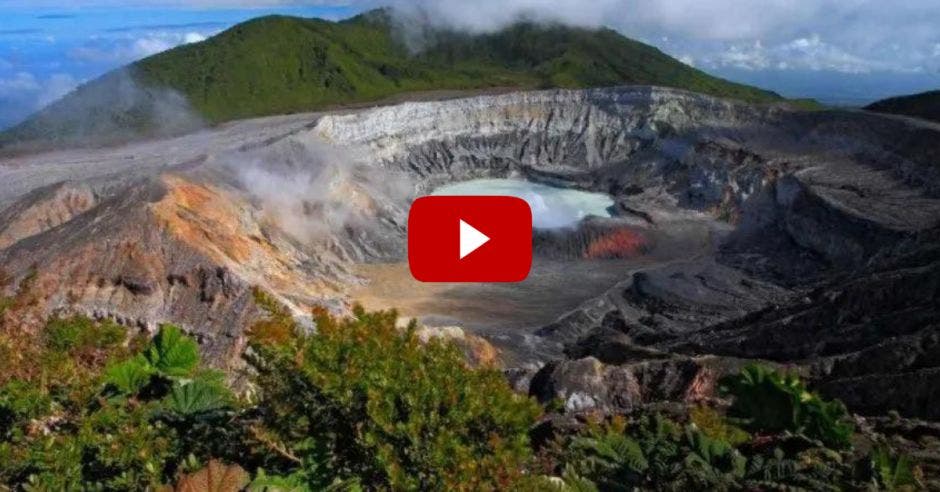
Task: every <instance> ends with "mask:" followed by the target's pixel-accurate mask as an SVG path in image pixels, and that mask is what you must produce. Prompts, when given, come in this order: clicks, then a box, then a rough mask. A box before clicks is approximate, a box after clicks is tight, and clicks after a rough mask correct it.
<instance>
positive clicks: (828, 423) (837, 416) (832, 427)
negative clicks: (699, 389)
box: [721, 365, 853, 448]
mask: <svg viewBox="0 0 940 492" xmlns="http://www.w3.org/2000/svg"><path fill="white" fill-rule="evenodd" d="M724 383H725V384H724V386H723V387H722V388H721V390H722V391H723V392H724V393H725V394H727V395H730V396H733V397H734V403H733V404H732V405H731V408H730V409H729V410H728V413H729V415H731V416H732V417H735V418H736V419H737V420H738V421H739V422H740V423H741V424H742V425H743V426H744V427H745V428H746V429H748V430H751V431H754V432H768V433H777V432H784V431H788V432H794V433H800V434H804V435H806V436H807V437H809V438H811V439H818V440H820V441H822V442H823V443H825V444H826V445H828V446H832V447H835V448H844V447H847V446H848V445H849V439H850V438H851V437H852V432H853V426H852V424H851V423H849V422H847V420H846V417H847V412H846V410H845V406H844V405H843V404H842V402H840V401H824V400H822V399H821V398H819V396H817V395H815V394H813V393H810V392H809V390H807V389H806V385H805V384H803V382H802V381H800V379H799V378H798V377H796V376H795V375H793V374H781V373H779V372H776V371H774V370H772V369H769V368H767V367H763V366H758V365H752V366H748V367H745V368H744V370H742V371H741V374H740V375H739V376H736V377H733V378H727V379H726V380H725V382H724Z"/></svg>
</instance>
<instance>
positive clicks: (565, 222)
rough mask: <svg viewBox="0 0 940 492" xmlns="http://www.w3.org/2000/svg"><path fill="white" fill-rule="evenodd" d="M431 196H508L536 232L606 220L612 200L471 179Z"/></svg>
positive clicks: (530, 184) (577, 192)
mask: <svg viewBox="0 0 940 492" xmlns="http://www.w3.org/2000/svg"><path fill="white" fill-rule="evenodd" d="M433 194H434V195H508V196H515V197H519V198H522V199H523V200H525V201H526V202H528V204H529V207H531V208H532V225H533V226H534V227H536V228H539V229H554V228H559V227H573V226H575V225H577V223H578V222H579V221H580V220H581V219H583V218H584V217H587V216H589V215H596V216H599V217H610V208H611V207H612V206H613V205H614V200H613V199H612V198H611V197H610V196H609V195H605V194H603V193H591V192H587V191H581V190H571V189H565V188H556V187H554V186H547V185H543V184H539V183H533V182H531V181H525V180H521V179H474V180H470V181H462V182H460V183H454V184H449V185H446V186H442V187H440V188H438V189H436V190H434V193H433Z"/></svg>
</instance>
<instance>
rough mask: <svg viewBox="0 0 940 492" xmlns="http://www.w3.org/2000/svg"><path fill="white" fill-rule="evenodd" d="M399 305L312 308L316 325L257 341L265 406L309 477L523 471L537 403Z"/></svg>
mask: <svg viewBox="0 0 940 492" xmlns="http://www.w3.org/2000/svg"><path fill="white" fill-rule="evenodd" d="M396 319H397V316H396V314H395V313H394V312H376V313H366V312H365V311H363V310H362V309H360V308H357V309H356V310H355V314H354V316H353V317H352V318H349V319H336V318H334V317H332V316H330V315H328V314H326V313H324V312H320V313H317V315H316V326H317V333H316V334H315V335H312V336H307V337H301V338H299V339H298V340H297V341H296V342H295V343H292V344H289V345H282V346H278V347H270V346H268V347H258V350H259V353H260V354H261V355H260V356H259V357H258V358H256V359H255V365H256V366H257V367H258V370H259V381H258V388H259V390H260V392H261V393H260V398H261V399H260V406H261V407H262V408H265V409H266V411H267V415H266V423H267V425H268V427H269V428H270V429H271V431H272V432H273V433H275V434H276V436H277V438H278V439H279V440H280V441H282V442H284V443H286V444H287V445H288V447H290V448H291V449H292V450H293V451H292V452H293V453H294V454H295V455H296V456H298V457H299V458H300V461H301V462H302V467H304V468H305V469H309V473H310V475H311V476H313V475H317V474H320V475H322V474H324V473H325V474H326V475H328V476H330V477H357V478H359V479H360V480H361V481H362V482H363V484H364V485H366V486H374V487H391V488H394V489H415V488H420V489H452V490H453V489H472V490H485V489H496V488H503V487H505V486H507V485H509V484H510V483H512V482H513V481H514V480H516V479H517V478H518V477H520V476H521V474H522V472H523V467H524V465H525V463H526V460H527V459H528V457H529V453H530V451H529V445H528V430H529V427H530V426H531V425H532V424H533V422H534V419H535V417H536V415H537V413H538V408H537V407H536V405H535V404H534V403H533V402H532V401H530V400H529V399H527V398H525V397H523V396H519V395H516V394H514V393H513V392H512V391H511V389H510V388H509V386H508V384H507V383H506V381H505V379H504V378H503V376H502V375H501V374H500V373H499V372H497V371H494V370H490V369H471V368H469V367H468V366H467V364H466V363H465V361H464V359H463V357H462V356H461V354H460V352H459V350H458V349H457V348H456V347H454V346H453V345H451V344H447V343H444V342H441V341H436V340H432V341H430V342H428V343H426V344H422V343H421V342H419V340H418V337H417V336H416V335H415V333H414V329H415V326H414V325H413V324H412V325H411V326H409V327H408V328H407V329H405V330H404V331H402V330H400V329H399V328H397V327H396Z"/></svg>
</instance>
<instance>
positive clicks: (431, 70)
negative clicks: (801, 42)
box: [0, 10, 782, 142]
mask: <svg viewBox="0 0 940 492" xmlns="http://www.w3.org/2000/svg"><path fill="white" fill-rule="evenodd" d="M421 38H422V43H421V46H420V47H419V49H417V50H415V49H413V48H414V46H412V47H411V48H409V46H408V45H406V43H405V42H403V39H404V36H403V35H402V33H401V31H400V30H399V29H397V28H396V27H395V22H394V21H393V20H391V17H390V16H389V14H388V13H387V12H386V11H381V10H379V11H372V12H369V13H366V14H362V15H359V16H357V17H354V18H351V19H348V20H345V21H341V22H330V21H325V20H320V19H304V18H296V17H284V16H268V17H261V18H257V19H253V20H250V21H247V22H244V23H242V24H238V25H236V26H234V27H232V28H230V29H228V30H226V31H224V32H222V33H220V34H218V35H216V36H214V37H212V38H210V39H209V40H206V41H204V42H201V43H195V44H189V45H184V46H179V47H177V48H174V49H171V50H169V51H166V52H163V53H160V54H157V55H154V56H152V57H149V58H146V59H144V60H141V61H139V62H137V63H134V64H133V65H131V66H130V67H129V69H128V71H122V72H114V73H111V74H108V75H105V76H104V77H102V78H100V79H98V80H96V81H93V82H91V83H89V84H86V85H84V86H82V87H80V88H79V89H78V90H77V91H76V92H74V93H73V94H71V95H69V96H67V97H66V98H64V99H63V100H61V101H59V102H57V103H55V104H53V105H52V106H50V107H49V108H47V109H46V110H44V111H41V112H40V113H38V114H37V115H35V116H33V117H32V118H30V119H29V120H27V121H26V122H24V123H22V124H20V125H18V126H16V127H14V128H13V129H11V130H10V131H8V132H6V134H5V135H4V136H3V137H2V138H0V142H3V141H4V140H6V141H11V140H30V139H42V138H53V139H60V140H69V139H72V140H74V139H75V138H79V137H81V138H88V137H90V136H97V135H99V134H101V133H105V132H111V133H116V132H117V133H122V132H127V131H128V130H135V131H138V132H141V133H144V134H146V133H158V132H159V131H173V130H175V129H177V128H176V127H180V128H181V129H185V128H187V127H188V126H191V125H193V124H194V122H193V121H192V120H191V119H186V118H180V117H179V115H178V114H177V113H179V112H180V111H181V110H182V108H183V107H184V106H185V105H186V103H187V102H188V104H189V105H191V107H192V108H194V109H195V110H196V112H197V113H198V115H199V116H200V117H201V118H202V119H204V120H205V121H207V122H209V123H218V122H222V121H226V120H232V119H237V118H244V117H251V116H260V115H271V114H283V113H290V112H299V111H309V110H315V109H321V108H327V107H335V106H341V105H348V104H355V103H364V102H369V101H376V100H380V99H382V98H386V97H389V96H393V95H396V94H402V93H408V92H415V91H431V90H478V89H487V88H549V87H566V88H581V87H599V86H614V85H623V84H649V85H661V86H669V87H678V88H683V89H688V90H692V91H697V92H702V93H706V94H711V95H716V96H723V97H732V98H738V99H742V100H746V101H751V102H772V101H780V100H782V98H780V97H779V96H778V95H776V94H774V93H772V92H768V91H764V90H760V89H757V88H754V87H750V86H746V85H742V84H736V83H732V82H729V81H726V80H722V79H719V78H716V77H712V76H710V75H708V74H706V73H704V72H702V71H700V70H697V69H695V68H692V67H690V66H687V65H684V64H682V63H680V62H679V61H677V60H675V59H673V58H671V57H669V56H667V55H666V54H664V53H662V52H661V51H659V50H658V49H656V48H653V47H651V46H648V45H646V44H643V43H640V42H637V41H633V40H630V39H628V38H626V37H623V36H621V35H620V34H618V33H616V32H615V31H613V30H610V29H585V28H577V27H567V26H562V25H544V24H533V23H525V22H520V23H517V24H515V25H512V26H510V27H507V28H505V29H503V30H501V31H498V32H494V33H490V34H478V35H475V34H468V33H461V32H454V31H446V30H439V29H425V31H424V33H423V34H422V37H421ZM127 77H130V78H131V79H133V80H134V81H135V82H137V85H138V86H141V87H140V88H134V89H133V90H132V89H130V88H129V87H128V86H129V85H130V84H128V83H127ZM159 88H169V89H174V90H176V91H179V93H181V94H182V95H183V96H184V97H185V101H179V100H176V99H174V98H173V97H171V96H170V95H168V94H165V93H162V92H161V91H160V90H159ZM167 106H169V107H170V110H167V109H166V108H165V107H167ZM177 110H179V111H177ZM158 113H159V115H158V116H157V114H158ZM176 120H179V121H176ZM170 123H172V125H169V124H170ZM168 125H169V126H170V127H169V128H166V126H168Z"/></svg>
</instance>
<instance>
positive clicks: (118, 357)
mask: <svg viewBox="0 0 940 492" xmlns="http://www.w3.org/2000/svg"><path fill="white" fill-rule="evenodd" d="M42 340H43V341H44V343H43V344H42V348H40V349H37V350H36V351H35V352H34V354H33V355H34V356H35V360H34V361H33V363H34V365H35V366H36V367H37V369H36V370H33V371H24V370H20V371H18V372H17V374H18V377H17V378H16V379H11V380H9V381H7V382H5V383H4V384H2V385H0V437H2V440H0V483H5V484H8V485H11V486H14V487H25V486H29V487H32V488H36V489H38V490H75V489H82V488H85V489H106V490H140V489H145V488H154V487H156V486H157V485H159V484H161V483H164V482H165V481H166V480H167V479H168V478H169V477H172V475H173V474H174V473H175V470H177V468H178V465H179V464H180V463H181V462H183V461H184V460H185V459H186V458H187V457H188V456H189V455H191V454H193V453H196V454H200V450H202V449H204V448H205V445H204V444H203V443H201V442H200V440H201V438H204V437H206V436H213V435H216V434H217V433H211V432H210V433H206V432H200V431H199V427H200V425H202V424H201V422H203V421H204V420H205V419H206V418H209V417H208V416H209V414H210V413H211V412H218V411H221V410H223V409H225V408H230V407H231V405H232V402H233V401H234V398H233V396H232V394H231V392H230V391H229V390H228V389H227V388H226V387H225V385H224V384H223V381H222V379H221V375H220V374H219V373H216V372H213V371H206V370H201V369H198V363H199V359H198V352H197V351H196V345H195V343H194V342H193V341H192V340H190V339H188V338H186V337H185V336H183V335H182V333H181V332H180V331H179V329H178V328H176V327H174V326H169V325H167V326H164V327H163V328H161V330H160V332H159V333H158V335H157V337H156V338H155V339H154V340H153V341H151V342H150V343H149V344H148V345H146V346H145V347H143V349H142V351H141V352H140V353H138V354H137V355H135V356H132V354H131V351H130V350H128V349H127V348H126V347H125V346H124V342H125V340H126V333H125V331H124V329H123V328H122V327H120V326H118V325H116V324H114V323H111V322H107V321H105V322H94V321H92V320H89V319H87V318H82V317H73V318H68V319H54V320H51V321H50V322H49V323H48V324H47V326H46V329H45V330H44V332H43V333H42ZM6 363H7V364H8V365H12V364H16V363H19V362H15V361H13V362H11V361H6ZM217 424H218V422H213V423H212V425H217ZM201 454H202V455H203V457H204V458H205V457H207V454H208V453H205V452H202V453H201Z"/></svg>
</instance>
